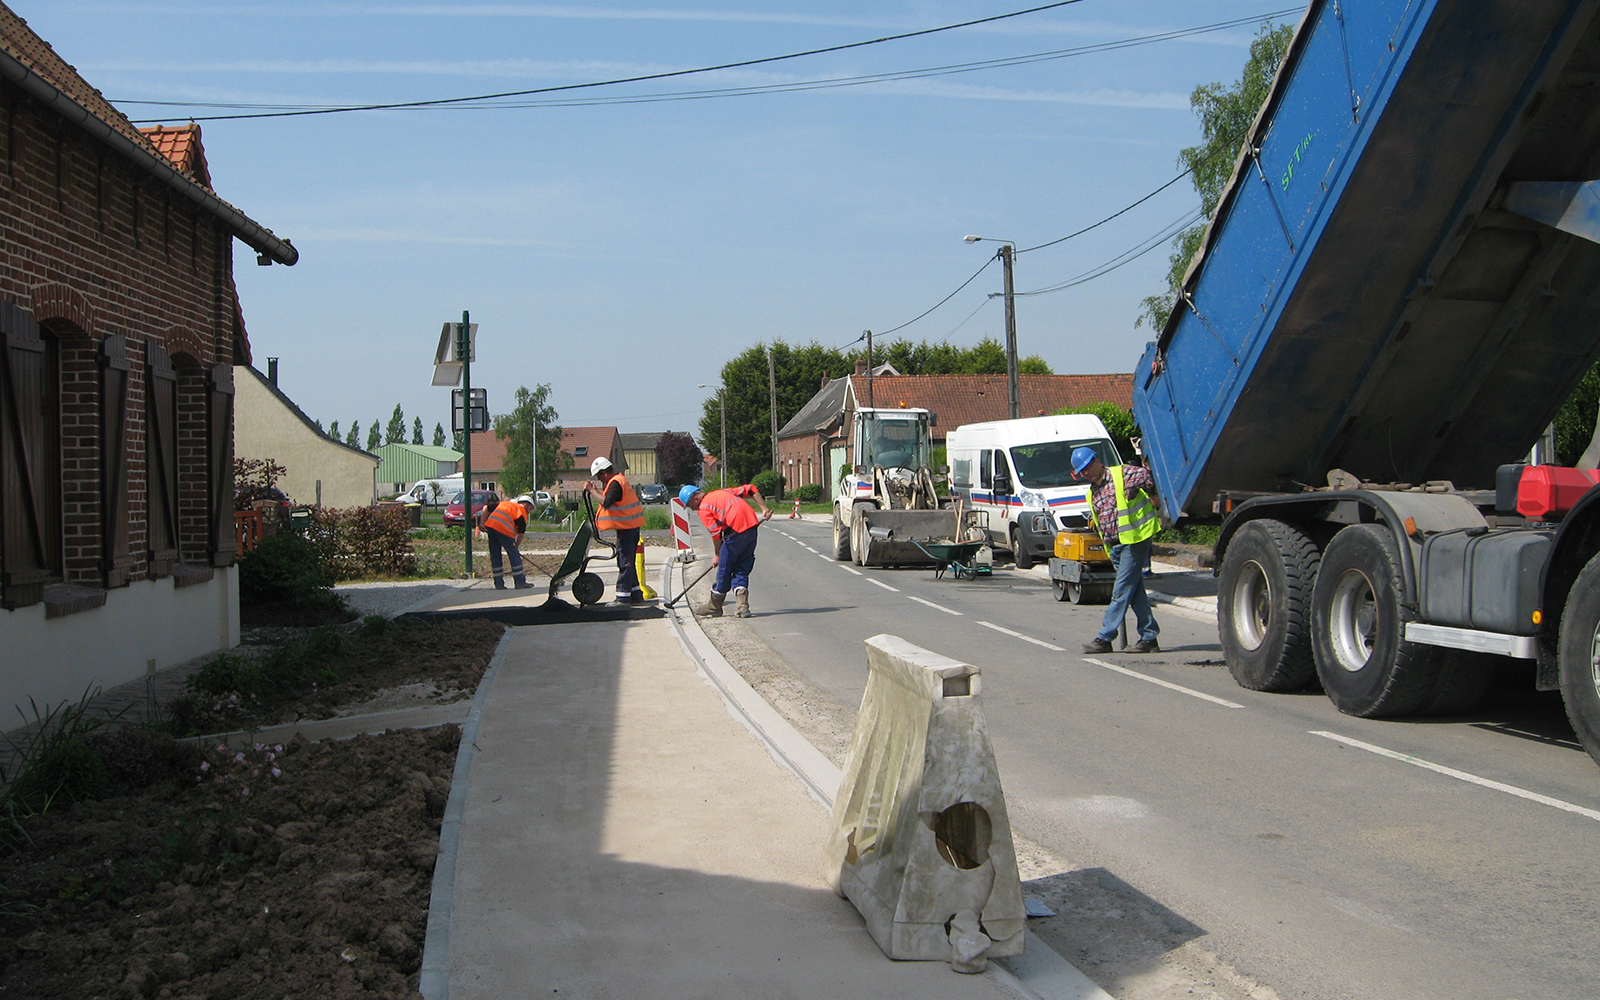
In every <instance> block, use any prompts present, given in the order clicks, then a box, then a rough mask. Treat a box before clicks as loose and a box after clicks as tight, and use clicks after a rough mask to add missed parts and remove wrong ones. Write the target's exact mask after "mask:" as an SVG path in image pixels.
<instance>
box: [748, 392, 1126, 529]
mask: <svg viewBox="0 0 1600 1000" xmlns="http://www.w3.org/2000/svg"><path fill="white" fill-rule="evenodd" d="M858 368H860V369H861V370H859V371H858V372H857V373H856V374H854V375H848V376H845V377H844V378H837V379H832V380H830V381H828V382H826V383H824V384H823V385H822V387H821V388H820V389H819V390H818V392H817V394H816V395H815V396H813V397H811V399H810V400H808V401H807V402H806V405H805V406H803V407H801V408H800V410H799V412H797V413H796V414H795V415H794V416H793V417H791V418H790V419H789V421H788V422H787V423H785V424H784V425H783V427H781V428H779V430H778V464H779V465H780V467H781V468H782V475H783V476H784V479H785V481H786V484H787V487H786V488H787V489H791V490H792V489H796V488H798V487H800V486H804V485H806V484H808V483H820V484H821V485H822V495H823V498H824V499H831V498H832V496H833V489H832V486H833V483H835V482H837V481H838V478H839V476H840V474H841V473H842V472H843V471H844V469H845V468H847V467H848V465H849V463H850V462H852V461H853V455H852V454H851V445H850V438H851V431H852V429H853V427H854V424H853V423H852V416H851V415H852V414H853V413H854V412H855V411H856V410H857V409H858V408H860V407H872V406H875V407H887V408H894V407H901V406H903V407H907V408H920V409H924V410H928V411H929V412H931V413H932V414H933V418H934V425H933V427H932V432H931V435H930V436H931V437H932V438H933V447H935V448H939V447H942V446H943V445H944V439H945V435H946V434H948V433H949V432H950V431H952V430H954V429H955V428H957V427H960V426H961V425H963V424H975V423H979V422H980V421H985V420H1005V419H1006V418H1007V417H1009V416H1010V415H1011V406H1010V399H1009V397H1008V396H1007V390H1006V377H1005V376H1004V375H898V374H895V375H887V374H886V375H875V376H874V377H872V378H868V377H867V376H866V373H865V366H863V365H858ZM1017 389H1018V394H1019V397H1020V398H1019V403H1020V408H1021V411H1022V415H1023V416H1025V417H1034V416H1042V415H1044V414H1048V413H1054V412H1056V411H1057V410H1060V409H1063V408H1075V407H1080V406H1088V405H1090V404H1093V403H1101V402H1109V403H1114V404H1116V405H1117V406H1120V407H1122V408H1123V409H1127V408H1129V407H1130V406H1132V405H1133V376H1132V375H1131V374H1111V375H1018V376H1017Z"/></svg>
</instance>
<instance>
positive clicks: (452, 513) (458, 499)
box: [444, 490, 500, 524]
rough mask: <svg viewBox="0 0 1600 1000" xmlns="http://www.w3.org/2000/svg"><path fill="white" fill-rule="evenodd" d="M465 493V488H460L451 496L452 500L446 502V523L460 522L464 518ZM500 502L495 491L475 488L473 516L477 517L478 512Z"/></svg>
mask: <svg viewBox="0 0 1600 1000" xmlns="http://www.w3.org/2000/svg"><path fill="white" fill-rule="evenodd" d="M465 495H466V491H465V490H459V491H457V493H456V495H455V496H453V497H451V498H450V502H449V503H447V504H445V507H444V523H445V524H460V523H461V522H462V521H463V520H464V517H463V514H462V510H463V508H464V507H465V504H464V503H463V502H462V497H463V496H465ZM499 502H500V501H499V499H498V498H497V497H496V496H495V495H494V494H493V493H490V492H489V491H488V490H473V491H472V516H473V517H477V516H478V514H479V513H481V512H482V511H483V509H484V508H485V507H488V506H491V505H493V504H496V503H499Z"/></svg>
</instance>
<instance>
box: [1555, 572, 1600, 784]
mask: <svg viewBox="0 0 1600 1000" xmlns="http://www.w3.org/2000/svg"><path fill="white" fill-rule="evenodd" d="M1559 648H1560V664H1561V700H1562V701H1563V702H1565V703H1566V706H1567V718H1568V719H1570V720H1572V729H1573V731H1574V732H1576V733H1577V734H1578V741H1579V742H1580V743H1582V744H1583V748H1584V749H1585V750H1587V751H1589V756H1590V757H1593V758H1594V759H1595V762H1596V763H1600V556H1595V557H1594V558H1593V559H1590V560H1589V565H1587V566H1585V567H1584V568H1583V572H1581V573H1579V574H1578V579H1577V580H1576V581H1574V582H1573V584H1572V590H1571V591H1569V592H1568V594H1567V607H1566V610H1565V611H1563V612H1562V613H1561V640H1560V647H1559Z"/></svg>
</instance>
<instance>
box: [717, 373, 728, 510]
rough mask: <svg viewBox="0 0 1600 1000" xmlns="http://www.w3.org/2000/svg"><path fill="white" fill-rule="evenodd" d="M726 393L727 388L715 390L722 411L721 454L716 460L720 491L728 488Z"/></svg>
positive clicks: (718, 405) (722, 387)
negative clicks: (720, 480)
mask: <svg viewBox="0 0 1600 1000" xmlns="http://www.w3.org/2000/svg"><path fill="white" fill-rule="evenodd" d="M727 391H728V387H727V386H725V385H724V386H721V387H719V388H718V389H717V407H718V408H719V409H720V410H722V454H721V455H720V456H719V457H718V460H717V466H718V469H717V475H718V476H720V477H721V478H722V482H721V484H720V485H721V487H722V489H727V488H728V397H727V395H726V393H727Z"/></svg>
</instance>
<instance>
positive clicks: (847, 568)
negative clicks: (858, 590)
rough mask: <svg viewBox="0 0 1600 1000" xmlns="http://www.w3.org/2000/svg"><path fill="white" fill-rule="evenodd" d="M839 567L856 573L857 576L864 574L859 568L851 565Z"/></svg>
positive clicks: (847, 571)
mask: <svg viewBox="0 0 1600 1000" xmlns="http://www.w3.org/2000/svg"><path fill="white" fill-rule="evenodd" d="M839 568H840V569H842V570H844V571H845V572H846V573H854V574H855V575H856V576H862V575H864V574H863V573H862V572H861V571H860V570H859V569H855V568H853V567H850V566H840V567H839Z"/></svg>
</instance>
